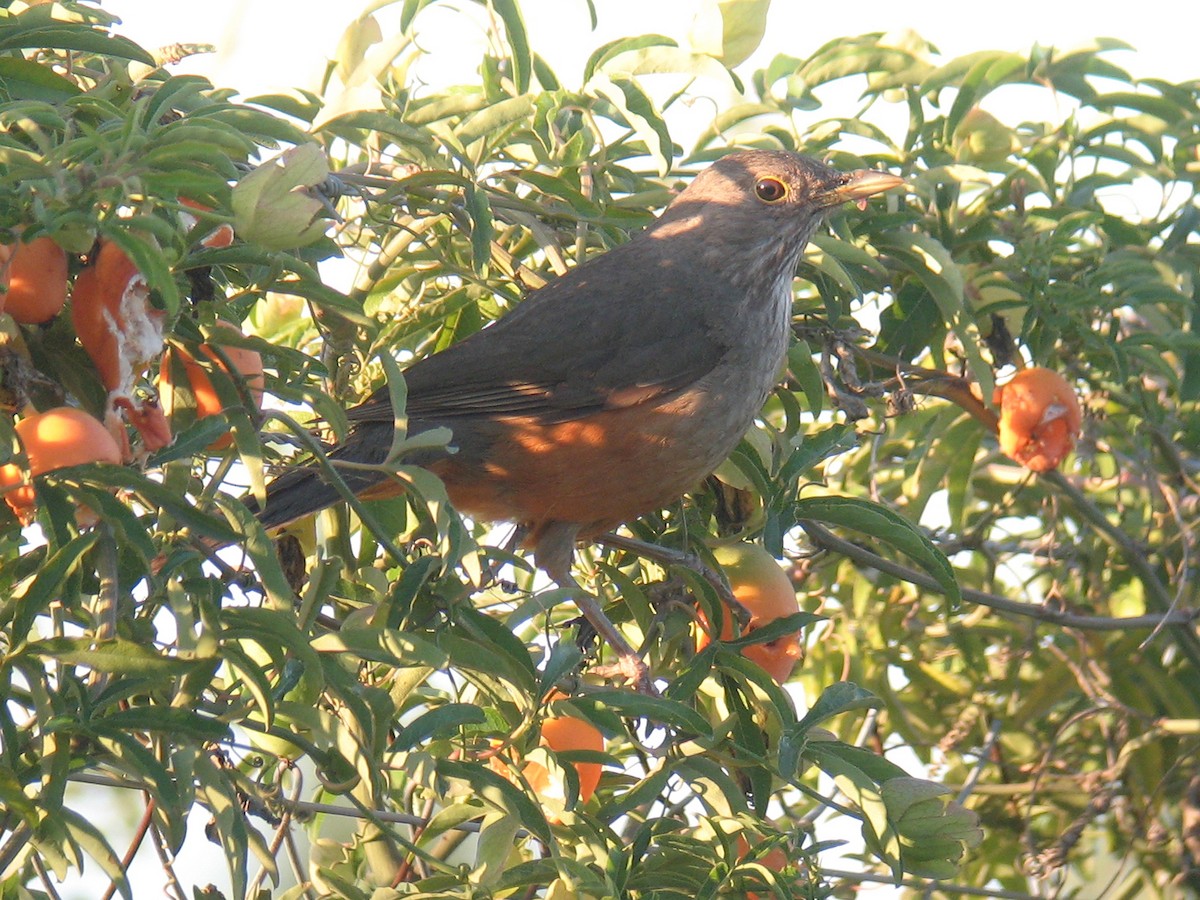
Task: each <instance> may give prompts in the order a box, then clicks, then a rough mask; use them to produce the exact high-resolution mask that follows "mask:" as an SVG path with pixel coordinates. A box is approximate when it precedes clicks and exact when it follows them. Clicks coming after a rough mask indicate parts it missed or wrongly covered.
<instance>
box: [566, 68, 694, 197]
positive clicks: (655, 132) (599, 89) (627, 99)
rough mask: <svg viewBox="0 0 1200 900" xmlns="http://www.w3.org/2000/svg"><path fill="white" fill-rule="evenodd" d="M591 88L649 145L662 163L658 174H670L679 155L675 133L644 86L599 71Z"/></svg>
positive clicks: (655, 157) (590, 91)
mask: <svg viewBox="0 0 1200 900" xmlns="http://www.w3.org/2000/svg"><path fill="white" fill-rule="evenodd" d="M587 89H588V91H589V93H592V94H594V95H596V96H600V97H603V98H604V99H605V100H608V101H609V102H610V103H612V104H613V106H615V107H616V108H617V110H618V111H619V112H620V114H621V117H622V118H624V120H625V122H626V123H627V124H628V125H629V127H630V128H632V129H633V130H634V132H635V133H636V134H637V136H638V137H639V138H641V139H642V141H643V142H644V143H645V144H646V150H647V152H648V153H649V154H650V156H651V158H652V159H654V160H655V161H656V162H657V163H658V173H659V174H660V175H666V174H667V172H669V171H670V170H671V161H672V159H673V158H674V155H675V153H674V147H673V145H672V144H671V135H670V134H669V133H668V132H667V123H666V122H665V121H664V120H663V117H662V114H661V113H660V112H659V111H658V110H657V109H656V108H655V106H654V101H653V100H651V99H650V96H649V95H648V94H647V93H646V92H645V91H644V90H642V87H641V85H639V84H638V83H637V82H636V81H634V80H633V79H632V78H630V77H629V76H627V75H620V74H616V73H614V74H612V75H605V74H604V73H602V72H599V73H597V74H595V75H593V76H592V79H591V80H590V81H589V82H588V84H587Z"/></svg>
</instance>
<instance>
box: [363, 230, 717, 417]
mask: <svg viewBox="0 0 1200 900" xmlns="http://www.w3.org/2000/svg"><path fill="white" fill-rule="evenodd" d="M630 246H631V245H629V244H626V245H623V246H622V247H619V248H617V249H615V250H612V251H610V252H608V253H606V254H604V255H602V256H599V257H596V258H595V259H593V260H592V261H590V262H588V263H586V264H584V265H582V266H579V267H577V268H575V269H573V270H572V271H571V272H569V273H568V274H566V275H564V276H562V277H561V278H559V279H557V280H555V281H553V282H551V283H550V284H549V285H547V286H546V287H544V288H541V289H540V290H538V291H536V292H534V293H533V294H532V295H530V297H529V298H528V299H527V300H526V301H525V302H523V303H522V304H521V305H520V306H519V307H518V308H517V309H516V310H514V311H513V312H511V313H509V314H508V315H506V316H504V317H503V318H502V319H500V320H499V321H498V322H496V323H495V324H494V325H492V326H490V327H488V328H485V329H483V330H482V331H479V332H477V333H476V334H474V335H472V336H470V337H469V338H467V339H465V340H463V341H460V342H459V343H457V344H455V345H453V346H451V347H449V348H447V349H446V350H444V351H442V352H440V353H436V354H434V355H432V356H429V357H426V358H425V359H423V360H420V361H419V362H417V363H415V364H413V365H412V366H411V367H409V369H408V370H407V371H406V372H405V381H406V383H407V386H408V415H409V416H410V417H411V418H414V419H422V420H428V421H438V420H443V419H453V418H456V417H460V416H477V415H483V416H505V415H515V416H532V417H535V418H537V419H540V420H542V421H545V422H555V421H566V420H569V419H574V418H579V417H581V416H584V415H587V414H589V413H592V412H597V411H599V410H603V409H613V408H620V407H626V406H632V405H636V404H639V403H646V402H650V401H653V400H657V399H660V398H663V397H665V396H669V395H671V394H673V393H676V392H678V391H680V390H682V389H684V388H686V387H687V386H689V385H691V384H692V383H694V382H695V381H696V380H698V379H699V378H701V377H702V376H703V375H705V374H706V373H707V372H709V371H710V370H711V369H712V368H713V367H714V366H715V365H716V364H717V362H718V361H719V360H720V358H721V357H722V355H724V353H725V352H726V350H727V345H726V343H725V342H724V341H723V340H722V338H721V333H722V331H723V326H725V327H727V326H728V323H722V322H719V321H705V320H704V313H702V312H700V311H701V310H705V311H708V314H709V315H710V316H711V315H712V312H713V310H714V304H712V303H706V304H696V303H695V302H694V298H695V292H698V291H700V292H705V293H706V294H708V295H710V296H711V295H714V294H717V293H719V292H721V291H729V292H732V290H733V289H732V287H730V286H728V285H725V284H723V283H721V282H720V281H719V280H717V279H714V278H713V277H708V276H709V275H711V273H707V274H706V273H702V272H698V271H695V270H692V269H688V268H687V267H684V266H678V265H677V264H676V263H674V262H672V261H671V260H669V259H664V260H660V261H659V263H658V265H656V266H652V267H651V268H652V269H658V271H649V272H647V271H646V267H645V266H634V265H630V260H629V259H627V258H626V257H627V256H628V255H629V254H628V250H627V248H629V247H630ZM642 260H644V257H639V261H642ZM634 270H639V271H640V274H638V275H636V276H635V275H634ZM718 308H719V305H718ZM728 312H729V314H731V315H732V314H733V313H732V310H728ZM698 316H699V317H700V321H697V317H698ZM349 417H350V420H351V421H352V422H355V423H360V422H368V421H391V419H392V409H391V405H390V402H389V400H388V395H387V392H386V389H383V390H380V391H377V392H376V393H375V394H373V395H372V396H371V397H370V398H369V399H368V400H367V401H366V402H365V403H363V404H362V405H360V406H358V407H355V408H354V409H352V410H350V411H349Z"/></svg>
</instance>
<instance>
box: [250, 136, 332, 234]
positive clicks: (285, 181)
mask: <svg viewBox="0 0 1200 900" xmlns="http://www.w3.org/2000/svg"><path fill="white" fill-rule="evenodd" d="M328 176H329V163H328V161H327V160H326V159H325V153H324V151H323V150H322V149H321V147H320V145H319V144H316V143H307V144H301V145H299V146H298V147H293V148H292V149H290V150H285V151H284V152H283V153H281V154H280V155H279V156H275V157H272V158H271V159H269V160H267V161H266V162H264V163H263V164H262V165H260V166H259V167H258V168H256V169H254V170H253V171H252V172H250V173H249V174H248V175H245V176H244V177H243V178H242V179H241V181H239V182H238V183H237V184H236V185H234V188H233V194H232V200H231V203H232V206H233V223H234V224H233V227H234V230H235V231H236V232H237V234H238V236H240V237H241V238H242V239H243V240H246V241H249V242H250V243H254V244H258V245H259V246H262V247H266V248H267V249H269V250H292V249H295V248H298V247H304V246H307V245H308V244H311V243H313V242H314V241H317V240H319V239H320V238H321V236H322V235H323V234H324V233H325V225H326V223H325V219H324V218H323V217H322V213H323V212H324V210H325V207H324V205H323V204H322V203H321V201H320V200H318V199H317V198H316V197H315V196H314V195H313V192H312V190H311V189H312V188H314V187H315V186H317V185H320V184H321V183H322V182H323V181H324V180H325V179H326V178H327V177H328Z"/></svg>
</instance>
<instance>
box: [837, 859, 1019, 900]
mask: <svg viewBox="0 0 1200 900" xmlns="http://www.w3.org/2000/svg"><path fill="white" fill-rule="evenodd" d="M821 874H822V875H825V876H826V877H828V878H840V879H842V880H843V881H854V882H864V881H866V882H870V883H871V884H893V885H896V886H897V887H908V888H916V889H917V890H924V889H926V888H928V887H933V888H934V890H938V891H941V892H943V893H946V894H959V895H961V896H964V897H996V898H999V900H1039V898H1038V897H1036V896H1035V895H1033V894H1025V893H1022V892H1021V891H1006V890H1002V889H1000V888H977V887H968V886H967V885H965V884H946V883H945V882H943V881H922V880H920V879H918V878H901V879H900V880H899V881H897V880H896V879H895V878H892V877H891V876H890V875H875V874H874V873H871V872H844V871H842V870H841V869H829V868H826V867H825V866H822V867H821Z"/></svg>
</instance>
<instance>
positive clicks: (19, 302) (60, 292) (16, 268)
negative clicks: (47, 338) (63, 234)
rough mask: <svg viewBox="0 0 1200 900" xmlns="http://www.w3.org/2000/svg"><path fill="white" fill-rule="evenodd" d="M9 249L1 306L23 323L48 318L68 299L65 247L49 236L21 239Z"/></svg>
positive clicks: (35, 323) (27, 323)
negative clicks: (9, 254)
mask: <svg viewBox="0 0 1200 900" xmlns="http://www.w3.org/2000/svg"><path fill="white" fill-rule="evenodd" d="M10 251H11V256H10V258H9V260H8V266H7V271H6V272H5V274H4V276H3V279H2V283H0V289H3V288H6V289H7V290H0V310H3V311H4V312H7V313H8V314H9V315H10V316H12V317H13V318H14V319H15V320H16V321H18V322H21V323H22V324H24V325H40V324H41V323H42V322H49V321H50V320H51V319H53V318H54V317H55V316H56V315H58V313H59V311H60V310H61V309H62V308H63V304H65V303H66V302H67V254H66V251H65V250H63V248H62V247H60V246H59V245H58V244H57V243H55V241H54V240H53V239H52V238H48V237H39V238H34V239H33V240H32V241H30V242H29V243H28V244H26V243H24V242H18V243H17V244H16V245H15V246H13V247H11V248H10ZM0 271H4V270H3V269H0Z"/></svg>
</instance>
